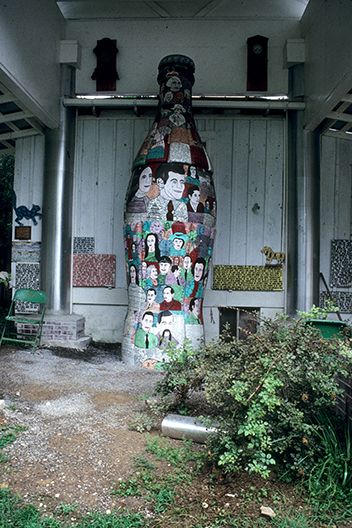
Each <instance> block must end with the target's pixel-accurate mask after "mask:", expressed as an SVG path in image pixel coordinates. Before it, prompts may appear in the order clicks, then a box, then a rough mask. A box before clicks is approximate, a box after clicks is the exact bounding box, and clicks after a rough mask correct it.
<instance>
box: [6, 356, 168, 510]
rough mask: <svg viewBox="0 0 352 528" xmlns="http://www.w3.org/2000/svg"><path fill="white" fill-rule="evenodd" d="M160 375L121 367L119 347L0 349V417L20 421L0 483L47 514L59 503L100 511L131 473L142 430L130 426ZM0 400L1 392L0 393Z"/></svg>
mask: <svg viewBox="0 0 352 528" xmlns="http://www.w3.org/2000/svg"><path fill="white" fill-rule="evenodd" d="M159 377H160V374H159V373H157V372H155V371H151V370H146V369H141V368H131V367H127V366H126V365H124V364H123V363H122V362H121V361H120V360H119V359H118V355H117V351H116V350H115V351H109V350H101V349H98V348H94V347H90V348H89V349H88V350H87V351H86V352H84V353H82V352H80V353H74V352H71V351H67V350H59V349H57V350H49V349H39V350H38V351H37V352H36V353H34V354H33V353H32V352H31V351H29V350H18V349H17V350H14V349H12V348H10V347H3V348H2V349H1V350H0V393H2V397H3V398H4V399H5V410H4V411H2V412H1V411H0V423H1V421H2V422H3V423H4V422H5V423H7V424H15V425H20V426H24V428H25V430H24V431H23V432H21V433H19V434H18V437H17V440H16V441H15V442H14V443H12V444H10V445H9V446H7V447H6V448H5V450H4V452H5V454H6V455H7V456H8V457H9V461H8V462H6V463H5V464H2V465H1V472H2V474H0V486H2V487H4V486H9V487H10V488H11V489H12V490H14V491H15V492H18V493H19V494H20V495H21V497H23V498H24V499H25V500H26V501H28V502H31V503H32V504H34V505H36V506H37V507H39V508H40V509H41V510H42V511H47V512H51V511H53V510H54V509H55V507H57V506H58V505H59V504H62V503H70V504H72V503H77V504H78V505H79V508H78V511H79V512H80V513H84V512H86V511H92V510H97V511H101V512H106V511H109V510H112V509H113V508H116V507H117V506H119V505H120V503H121V501H123V499H119V498H118V497H114V496H112V495H111V491H112V489H113V488H114V486H116V483H117V482H118V481H119V480H121V479H125V478H127V477H128V476H130V475H131V472H132V467H133V464H132V460H133V458H134V457H135V456H136V455H137V454H138V453H141V452H143V450H144V446H145V437H144V435H142V434H140V433H137V432H135V431H130V430H129V428H128V424H129V422H130V421H131V420H132V419H133V418H134V417H135V416H136V413H137V412H140V411H142V410H143V409H144V400H145V398H146V397H148V396H150V395H151V394H152V392H153V387H154V385H155V382H156V381H157V379H159ZM0 397H1V394H0Z"/></svg>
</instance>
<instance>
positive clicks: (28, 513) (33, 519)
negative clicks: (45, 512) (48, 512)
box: [0, 489, 60, 528]
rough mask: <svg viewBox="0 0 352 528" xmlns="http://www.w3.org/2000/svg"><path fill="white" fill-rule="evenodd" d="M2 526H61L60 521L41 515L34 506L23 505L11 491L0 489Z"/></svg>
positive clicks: (7, 527) (0, 524) (1, 527)
mask: <svg viewBox="0 0 352 528" xmlns="http://www.w3.org/2000/svg"><path fill="white" fill-rule="evenodd" d="M0 528H60V523H59V522H58V521H56V520H54V519H52V518H50V517H41V516H40V513H39V512H38V510H37V509H36V508H35V507H34V506H32V505H23V504H21V501H20V499H19V498H18V497H17V496H15V495H13V494H12V493H11V492H10V491H8V490H6V489H0Z"/></svg>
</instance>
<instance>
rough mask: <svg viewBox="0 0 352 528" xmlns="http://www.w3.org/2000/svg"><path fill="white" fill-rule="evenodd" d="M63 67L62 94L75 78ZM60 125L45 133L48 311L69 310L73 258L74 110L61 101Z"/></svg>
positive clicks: (44, 270)
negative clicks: (72, 78)
mask: <svg viewBox="0 0 352 528" xmlns="http://www.w3.org/2000/svg"><path fill="white" fill-rule="evenodd" d="M72 75H73V74H72V71H71V70H70V69H64V68H63V69H62V85H63V86H62V94H63V95H64V94H65V91H66V89H65V86H66V85H67V83H69V82H70V79H71V77H72ZM60 105H61V107H60V126H59V127H58V128H56V129H54V130H48V131H47V132H46V134H45V167H44V173H45V180H44V206H43V243H42V267H41V269H42V288H43V289H44V290H45V291H46V292H47V294H48V305H47V311H48V313H55V314H68V313H70V295H71V275H72V273H71V260H72V189H73V160H74V146H75V111H74V109H72V108H65V107H64V106H63V104H62V102H61V103H60Z"/></svg>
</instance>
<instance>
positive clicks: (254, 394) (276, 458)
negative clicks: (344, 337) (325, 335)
mask: <svg viewBox="0 0 352 528" xmlns="http://www.w3.org/2000/svg"><path fill="white" fill-rule="evenodd" d="M188 351H189V348H187V350H186V349H183V350H182V351H181V352H180V357H181V358H182V361H180V360H179V359H178V360H177V361H175V359H174V358H171V360H170V362H169V363H167V365H166V371H165V378H164V380H162V381H161V382H160V383H159V386H158V389H157V390H158V391H159V393H160V394H162V395H165V394H167V393H168V391H174V392H176V393H177V399H178V400H179V398H180V392H179V391H178V385H177V380H178V379H180V383H181V385H182V396H183V397H185V395H187V394H188V392H187V384H186V382H185V381H186V380H188V383H189V387H191V388H192V389H194V388H195V387H198V388H201V387H203V388H204V393H205V397H206V400H207V402H208V403H209V404H212V406H213V411H212V412H213V415H214V416H216V420H217V421H218V422H219V431H220V432H219V433H218V434H217V435H216V436H215V437H213V438H212V439H211V441H210V450H211V454H212V458H213V460H214V461H216V463H217V464H218V465H219V466H221V467H222V468H223V470H224V471H225V472H237V471H240V470H246V471H248V472H249V473H256V474H259V475H261V476H262V477H264V478H267V477H268V476H269V475H270V473H271V471H272V468H273V467H274V466H276V468H277V470H279V471H281V472H284V473H285V474H286V477H287V476H290V477H292V476H293V475H296V476H297V475H299V474H307V471H309V470H310V469H311V467H312V465H313V464H314V462H315V461H316V459H317V457H318V456H319V449H320V439H319V437H318V436H317V431H318V429H319V426H318V425H317V423H316V416H317V414H318V413H319V412H322V411H324V412H329V411H332V409H333V407H334V404H335V399H336V396H337V395H338V394H340V393H341V392H342V391H341V389H340V388H339V386H338V383H337V380H336V375H339V376H348V375H350V374H351V373H352V353H351V347H350V342H349V341H345V342H342V341H337V340H334V339H330V340H323V339H322V338H321V336H320V334H319V332H318V331H317V330H315V329H314V328H311V327H307V325H306V324H305V321H303V320H298V321H297V320H289V319H288V318H278V319H277V320H275V321H264V322H263V323H262V327H261V330H260V332H258V333H257V334H253V335H250V336H249V337H248V338H247V339H246V340H235V339H232V340H229V339H228V337H227V336H226V338H224V337H221V338H220V339H219V340H217V341H214V342H212V343H210V344H208V345H206V346H204V347H203V348H201V349H200V350H198V351H197V353H195V352H194V351H191V353H190V358H189V359H187V357H186V356H187V353H188ZM182 366H184V367H185V369H186V374H185V376H183V372H182ZM170 380H172V383H170Z"/></svg>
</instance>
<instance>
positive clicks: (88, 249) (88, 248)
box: [73, 237, 95, 253]
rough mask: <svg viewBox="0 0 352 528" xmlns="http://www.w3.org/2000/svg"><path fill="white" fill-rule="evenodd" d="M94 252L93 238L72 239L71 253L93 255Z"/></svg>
mask: <svg viewBox="0 0 352 528" xmlns="http://www.w3.org/2000/svg"><path fill="white" fill-rule="evenodd" d="M94 252H95V240H94V237H74V239H73V253H94Z"/></svg>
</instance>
